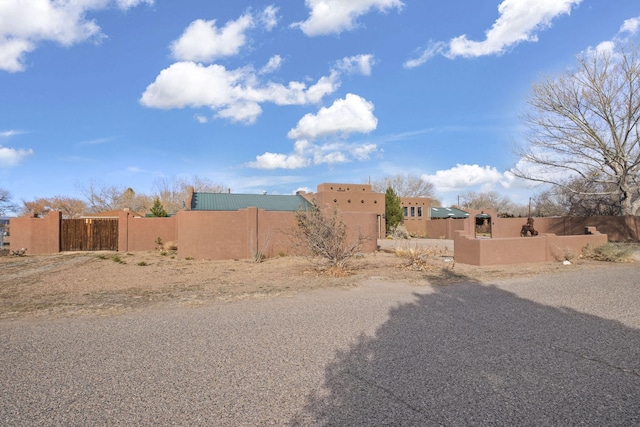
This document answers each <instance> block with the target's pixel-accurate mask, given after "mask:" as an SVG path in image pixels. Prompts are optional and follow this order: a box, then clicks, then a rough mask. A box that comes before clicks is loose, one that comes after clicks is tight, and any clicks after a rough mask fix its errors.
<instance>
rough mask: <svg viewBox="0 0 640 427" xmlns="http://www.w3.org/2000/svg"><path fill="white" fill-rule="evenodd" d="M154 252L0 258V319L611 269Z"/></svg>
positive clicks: (397, 253)
mask: <svg viewBox="0 0 640 427" xmlns="http://www.w3.org/2000/svg"><path fill="white" fill-rule="evenodd" d="M163 253H165V252H164V251H162V252H159V251H158V250H155V251H148V252H134V253H118V252H99V253H91V252H77V253H60V254H55V255H37V256H36V255H26V256H22V257H18V256H10V255H9V254H5V255H6V256H0V272H2V273H1V274H0V318H11V317H25V316H69V315H78V314H92V315H96V314H97V315H112V314H118V313H122V312H126V311H131V310H139V309H144V308H147V307H149V306H155V305H158V304H162V305H166V304H169V305H190V306H191V305H202V304H209V303H212V302H216V301H234V300H238V299H247V298H272V297H277V296H286V295H292V294H295V293H299V292H307V291H312V290H316V289H322V288H345V289H347V288H351V287H355V286H359V285H361V284H363V283H366V282H367V281H368V280H369V279H371V278H376V280H380V279H383V280H386V281H388V282H392V283H403V284H410V285H416V286H434V285H443V284H452V283H459V282H474V281H475V282H480V281H482V282H487V281H494V280H503V279H507V278H511V277H520V276H525V275H536V274H543V273H558V272H563V271H570V270H575V269H584V268H605V267H607V266H615V264H613V263H602V262H598V261H591V260H586V259H578V260H576V262H574V263H573V264H572V265H571V266H563V265H562V263H558V262H553V263H541V264H526V265H505V266H491V267H476V266H470V265H465V264H456V263H454V262H453V257H452V255H453V254H452V252H450V251H449V250H448V249H447V248H440V249H438V248H430V247H418V246H417V245H411V244H410V243H409V242H406V243H405V242H402V243H400V244H399V245H398V246H397V247H396V248H395V250H388V251H379V252H375V253H372V254H358V256H356V257H354V258H353V260H352V262H351V263H350V264H349V268H348V269H339V268H338V269H332V268H330V267H329V266H328V265H326V264H325V266H324V267H322V268H318V266H317V265H314V264H311V263H310V262H309V260H308V259H307V258H305V257H295V256H279V257H274V258H267V259H265V260H264V262H261V263H256V262H254V261H253V260H252V259H246V260H227V261H208V260H195V259H185V258H178V257H177V256H175V255H174V254H168V253H165V255H163Z"/></svg>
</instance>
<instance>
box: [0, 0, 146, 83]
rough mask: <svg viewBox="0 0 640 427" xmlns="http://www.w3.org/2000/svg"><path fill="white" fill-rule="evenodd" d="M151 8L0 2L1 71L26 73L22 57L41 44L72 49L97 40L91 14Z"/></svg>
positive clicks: (100, 2) (90, 0) (79, 0)
mask: <svg viewBox="0 0 640 427" xmlns="http://www.w3.org/2000/svg"><path fill="white" fill-rule="evenodd" d="M140 4H153V0H76V1H57V0H29V1H24V0H2V2H1V3H0V70H4V71H8V72H19V71H24V69H25V64H24V61H25V56H26V54H27V53H29V52H32V51H33V50H35V49H36V48H37V46H38V44H40V43H41V42H45V41H52V42H55V43H58V44H60V45H63V46H71V45H74V44H77V43H82V42H84V41H87V40H89V39H95V40H100V38H101V37H104V35H103V34H102V32H101V29H100V26H99V25H98V24H97V23H96V22H95V21H94V20H90V19H87V18H86V14H87V13H88V12H91V11H98V10H103V9H106V8H109V7H117V8H119V9H121V10H127V9H129V8H132V7H135V6H138V5H140Z"/></svg>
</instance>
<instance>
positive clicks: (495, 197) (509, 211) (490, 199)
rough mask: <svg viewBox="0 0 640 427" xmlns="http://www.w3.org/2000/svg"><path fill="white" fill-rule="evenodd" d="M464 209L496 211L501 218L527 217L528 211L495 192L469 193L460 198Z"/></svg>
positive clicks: (461, 206)
mask: <svg viewBox="0 0 640 427" xmlns="http://www.w3.org/2000/svg"><path fill="white" fill-rule="evenodd" d="M460 208H462V209H495V210H496V212H497V213H498V215H500V216H521V215H523V214H524V215H526V209H524V207H522V206H519V205H517V204H516V203H514V202H513V201H511V199H510V198H508V197H506V196H501V195H500V194H498V193H497V192H495V191H487V192H482V193H476V192H475V191H469V192H468V193H466V194H463V195H461V196H460Z"/></svg>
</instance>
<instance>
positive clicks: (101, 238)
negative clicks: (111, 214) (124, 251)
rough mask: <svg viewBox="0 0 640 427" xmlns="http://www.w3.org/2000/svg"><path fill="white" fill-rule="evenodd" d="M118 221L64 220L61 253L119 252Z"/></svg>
mask: <svg viewBox="0 0 640 427" xmlns="http://www.w3.org/2000/svg"><path fill="white" fill-rule="evenodd" d="M117 250H118V220H117V219H102V218H100V219H95V218H91V219H63V220H62V221H61V224H60V251H117Z"/></svg>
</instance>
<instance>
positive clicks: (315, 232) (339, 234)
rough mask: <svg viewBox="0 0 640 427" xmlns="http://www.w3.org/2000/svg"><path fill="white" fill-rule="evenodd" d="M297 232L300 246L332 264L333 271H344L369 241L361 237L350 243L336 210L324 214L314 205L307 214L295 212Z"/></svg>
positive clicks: (305, 211) (302, 211) (300, 211)
mask: <svg viewBox="0 0 640 427" xmlns="http://www.w3.org/2000/svg"><path fill="white" fill-rule="evenodd" d="M296 222H297V226H298V228H297V232H296V233H295V235H296V237H297V238H298V240H299V241H300V242H301V244H302V245H303V246H304V247H306V248H307V249H308V250H309V251H310V252H311V254H312V255H313V256H316V257H320V258H321V259H323V260H326V261H328V262H329V264H330V266H331V267H335V268H338V269H340V270H344V269H345V268H346V267H347V264H348V263H349V260H350V259H351V258H353V257H354V256H355V255H356V254H357V253H358V252H359V251H360V247H361V246H362V243H363V242H364V241H365V240H366V237H364V236H362V235H361V234H359V235H358V237H357V238H356V239H355V240H353V241H348V240H347V230H346V226H345V224H344V222H342V219H341V218H340V213H339V212H338V209H337V208H333V210H332V211H329V210H328V209H327V210H326V211H325V212H323V211H322V210H321V209H320V208H319V207H318V206H316V205H313V206H312V207H311V208H309V209H308V210H298V211H297V212H296Z"/></svg>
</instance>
